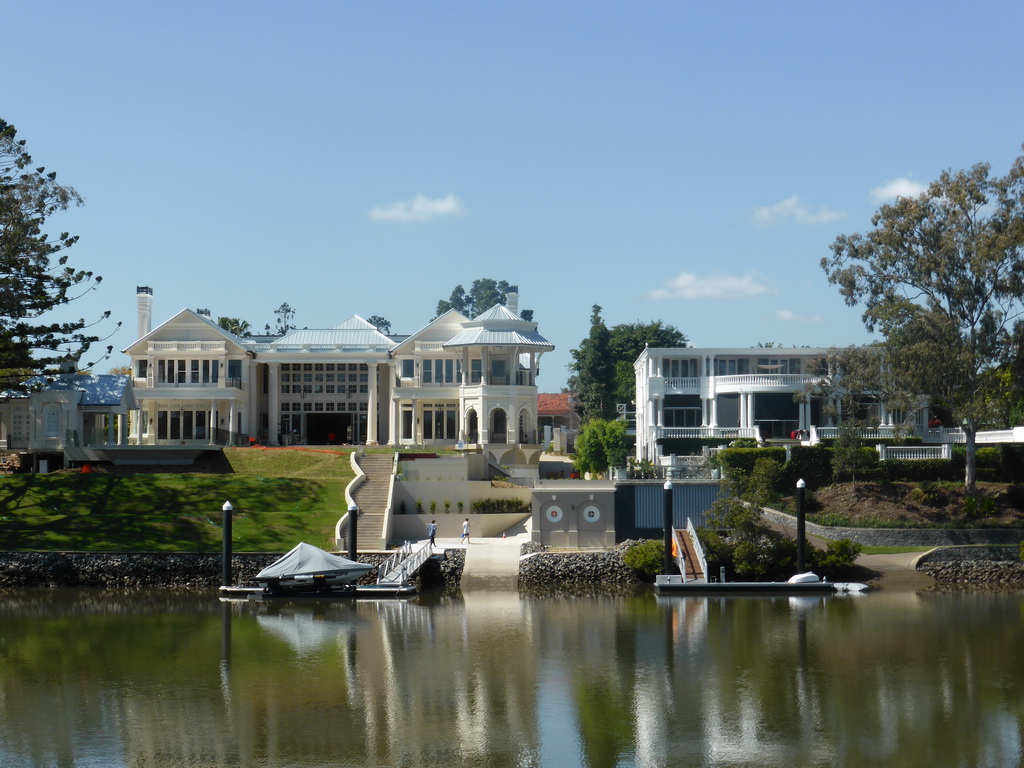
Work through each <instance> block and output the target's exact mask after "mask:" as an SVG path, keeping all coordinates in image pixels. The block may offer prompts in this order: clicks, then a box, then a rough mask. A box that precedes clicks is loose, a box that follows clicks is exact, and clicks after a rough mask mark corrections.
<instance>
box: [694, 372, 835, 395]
mask: <svg viewBox="0 0 1024 768" xmlns="http://www.w3.org/2000/svg"><path fill="white" fill-rule="evenodd" d="M822 378H823V377H822V376H816V375H813V374H809V373H745V374H742V375H736V376H715V377H714V386H715V392H717V393H719V394H721V393H723V392H794V393H795V392H800V391H802V390H804V389H806V388H807V387H809V386H813V385H814V384H817V383H819V382H820V381H822Z"/></svg>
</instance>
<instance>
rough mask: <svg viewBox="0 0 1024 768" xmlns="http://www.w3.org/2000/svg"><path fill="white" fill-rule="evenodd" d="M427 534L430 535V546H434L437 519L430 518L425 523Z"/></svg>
mask: <svg viewBox="0 0 1024 768" xmlns="http://www.w3.org/2000/svg"><path fill="white" fill-rule="evenodd" d="M427 536H429V537H430V546H431V548H433V547H434V537H435V536H437V520H431V521H430V522H429V523H428V524H427Z"/></svg>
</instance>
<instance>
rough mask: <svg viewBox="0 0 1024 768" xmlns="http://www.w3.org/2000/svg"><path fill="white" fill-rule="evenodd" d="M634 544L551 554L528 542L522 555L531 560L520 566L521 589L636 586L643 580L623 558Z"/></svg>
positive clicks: (524, 561)
mask: <svg viewBox="0 0 1024 768" xmlns="http://www.w3.org/2000/svg"><path fill="white" fill-rule="evenodd" d="M631 543H633V542H623V543H622V544H619V545H618V546H616V547H613V548H612V549H608V550H594V551H587V552H572V551H566V552H562V551H558V552H551V551H547V550H546V549H545V548H544V547H542V546H541V545H539V544H536V543H534V542H529V543H527V544H524V545H523V547H522V554H524V555H530V557H527V558H525V559H524V560H522V561H521V562H520V563H519V586H520V587H521V588H540V589H546V588H549V587H560V588H561V587H564V588H569V589H572V588H592V587H602V588H603V587H610V588H621V587H628V586H635V585H637V584H639V583H640V579H639V578H638V577H637V574H636V571H634V570H633V569H632V568H630V567H629V566H627V565H626V563H625V561H624V560H623V559H622V556H623V554H624V553H625V551H626V549H628V547H629V545H630V544H631Z"/></svg>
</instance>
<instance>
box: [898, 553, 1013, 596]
mask: <svg viewBox="0 0 1024 768" xmlns="http://www.w3.org/2000/svg"><path fill="white" fill-rule="evenodd" d="M917 569H918V570H919V571H922V572H924V573H927V574H928V575H929V576H931V577H932V578H933V579H935V583H936V584H937V585H938V586H940V587H970V588H1012V589H1020V588H1024V562H1021V560H1020V556H1019V555H1018V550H1017V547H951V548H948V549H939V550H936V551H934V552H929V553H928V554H927V555H924V556H923V557H922V558H921V559H920V560H919V561H918V563H917Z"/></svg>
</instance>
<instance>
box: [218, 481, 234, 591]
mask: <svg viewBox="0 0 1024 768" xmlns="http://www.w3.org/2000/svg"><path fill="white" fill-rule="evenodd" d="M220 509H221V512H222V513H223V516H222V517H221V531H222V538H223V542H222V546H223V549H222V550H221V580H220V583H221V584H222V585H223V586H225V587H230V586H231V513H232V512H233V511H234V509H235V508H234V507H232V506H231V502H230V501H225V502H224V506H223V507H221V508H220Z"/></svg>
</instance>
